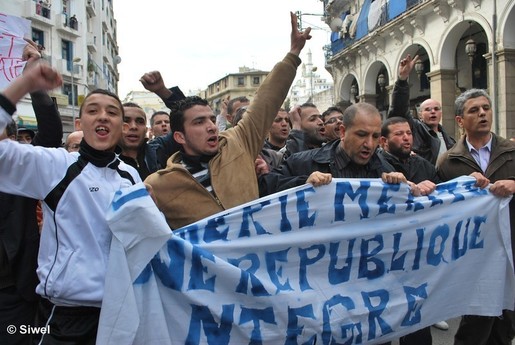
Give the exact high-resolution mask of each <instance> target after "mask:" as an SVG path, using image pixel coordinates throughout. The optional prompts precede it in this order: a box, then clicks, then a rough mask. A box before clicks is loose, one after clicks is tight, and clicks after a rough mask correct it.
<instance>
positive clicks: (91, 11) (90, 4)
mask: <svg viewBox="0 0 515 345" xmlns="http://www.w3.org/2000/svg"><path fill="white" fill-rule="evenodd" d="M86 12H87V13H88V15H89V16H90V17H95V16H96V15H97V9H96V8H95V1H93V0H87V1H86Z"/></svg>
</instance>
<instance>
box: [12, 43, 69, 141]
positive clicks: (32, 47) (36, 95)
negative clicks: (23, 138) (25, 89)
mask: <svg viewBox="0 0 515 345" xmlns="http://www.w3.org/2000/svg"><path fill="white" fill-rule="evenodd" d="M26 41H27V45H26V46H25V48H24V50H23V56H22V59H23V60H24V61H27V64H26V65H25V68H26V69H27V68H30V67H31V66H33V65H34V64H38V63H41V61H42V60H41V50H40V49H39V48H38V46H37V45H36V43H34V42H33V41H31V40H27V39H26ZM30 98H31V99H32V108H33V109H34V114H35V115H36V119H37V122H38V130H37V133H36V136H35V137H34V139H33V140H32V145H36V146H45V147H59V146H61V141H62V138H63V123H62V121H61V116H60V114H59V110H58V108H57V105H56V104H55V103H54V101H53V100H52V98H51V97H50V95H49V94H48V92H47V91H46V90H37V91H33V92H31V93H30Z"/></svg>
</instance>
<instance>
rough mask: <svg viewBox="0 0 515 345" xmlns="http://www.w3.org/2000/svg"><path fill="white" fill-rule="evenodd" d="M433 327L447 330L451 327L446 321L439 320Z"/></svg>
mask: <svg viewBox="0 0 515 345" xmlns="http://www.w3.org/2000/svg"><path fill="white" fill-rule="evenodd" d="M433 327H435V328H438V329H441V330H442V331H446V330H448V329H449V324H448V323H447V322H445V321H439V322H437V323H435V324H434V325H433Z"/></svg>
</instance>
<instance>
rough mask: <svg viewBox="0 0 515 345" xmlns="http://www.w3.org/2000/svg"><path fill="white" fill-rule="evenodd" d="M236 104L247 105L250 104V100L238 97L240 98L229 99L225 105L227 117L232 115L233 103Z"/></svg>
mask: <svg viewBox="0 0 515 345" xmlns="http://www.w3.org/2000/svg"><path fill="white" fill-rule="evenodd" d="M236 102H240V103H248V102H250V100H249V99H248V98H247V97H245V96H240V97H236V98H233V99H231V100H230V101H229V102H228V103H227V114H229V115H233V112H234V103H236Z"/></svg>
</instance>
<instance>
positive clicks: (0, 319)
mask: <svg viewBox="0 0 515 345" xmlns="http://www.w3.org/2000/svg"><path fill="white" fill-rule="evenodd" d="M37 306H38V302H37V301H35V302H28V301H26V300H25V299H23V298H22V297H21V296H20V294H19V293H18V290H17V289H16V287H14V286H9V287H6V288H3V289H0V344H2V345H15V344H16V345H22V344H24V345H29V344H31V343H32V337H31V336H30V335H27V334H21V332H20V326H24V327H26V326H34V319H35V317H36V310H37ZM8 327H9V329H8ZM14 327H16V328H14ZM9 332H10V333H12V334H10V333H9Z"/></svg>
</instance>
